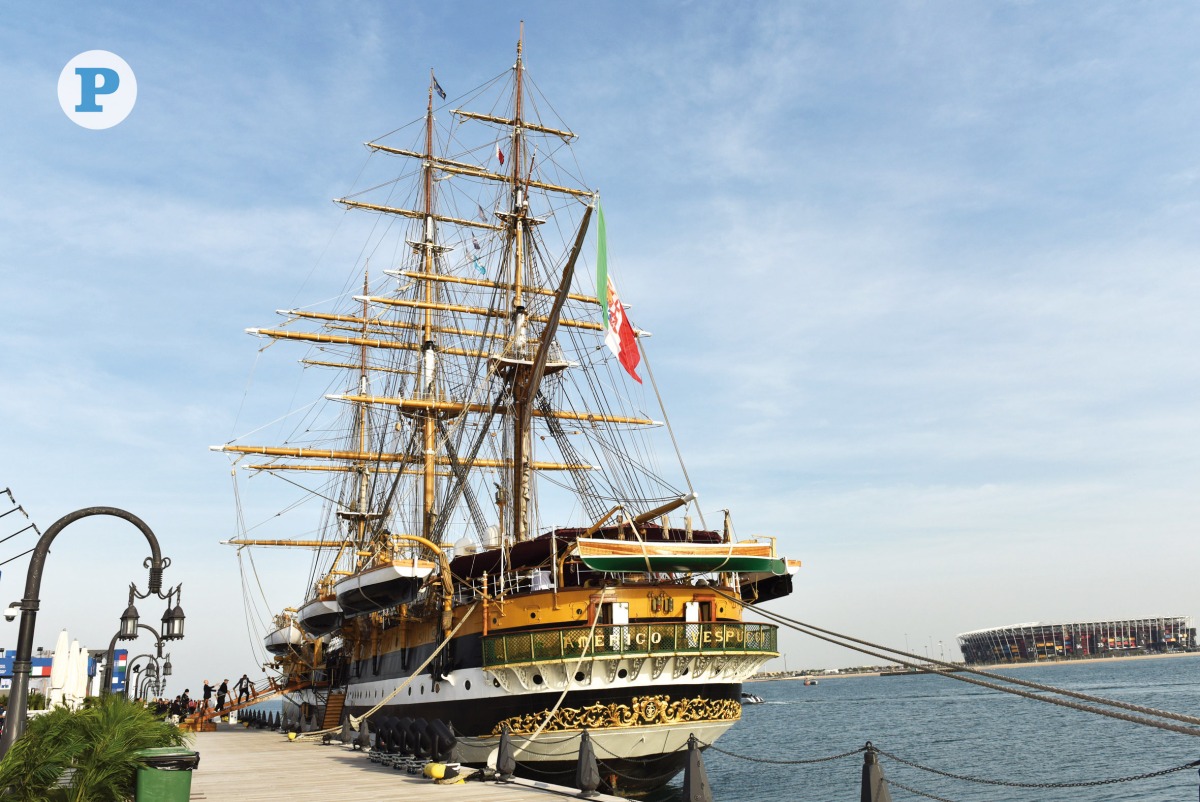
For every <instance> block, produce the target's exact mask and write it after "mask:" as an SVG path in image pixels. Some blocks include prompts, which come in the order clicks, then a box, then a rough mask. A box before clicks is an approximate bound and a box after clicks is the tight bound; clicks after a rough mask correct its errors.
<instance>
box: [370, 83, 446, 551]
mask: <svg viewBox="0 0 1200 802" xmlns="http://www.w3.org/2000/svg"><path fill="white" fill-rule="evenodd" d="M435 80H436V79H435V78H434V75H433V68H432V67H431V68H430V69H429V100H428V103H427V105H426V110H425V162H424V167H423V172H424V187H423V189H424V192H423V194H424V212H425V226H424V241H423V242H422V245H423V246H424V251H425V253H424V259H423V266H424V273H425V277H426V278H425V281H424V290H425V292H424V296H425V304H426V306H425V309H424V311H423V326H424V328H423V331H422V344H421V367H420V371H419V374H418V378H419V380H420V382H421V386H420V388H419V392H418V393H417V396H418V397H420V398H428V399H430V400H434V396H435V393H436V382H435V371H436V368H437V346H436V345H435V343H434V341H433V312H434V310H433V303H434V300H435V299H434V297H433V296H434V286H435V285H434V283H433V281H432V280H430V279H429V277H430V276H432V275H433V273H434V272H435V271H434V236H433V232H434V228H433V225H434V221H433V85H434V81H435ZM364 317H365V315H364ZM434 414H435V413H434V412H433V410H427V411H425V412H424V413H422V415H421V427H422V430H421V434H422V438H421V439H422V444H423V448H422V452H423V454H424V472H423V475H422V479H421V489H422V499H423V503H422V515H421V534H422V536H424V537H426V538H428V537H429V536H430V533H431V532H432V531H433V524H434V517H435V516H436V515H437V512H436V511H435V510H434V499H435V498H436V495H437V472H436V470H435V467H436V464H437V463H436V453H435V452H436V445H437V443H436V436H437V428H436V423H437V422H436V421H435V419H434Z"/></svg>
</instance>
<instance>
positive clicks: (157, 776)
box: [135, 746, 200, 802]
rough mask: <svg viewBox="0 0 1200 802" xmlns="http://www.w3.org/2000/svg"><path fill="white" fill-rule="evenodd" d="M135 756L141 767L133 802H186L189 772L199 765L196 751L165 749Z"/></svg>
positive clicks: (198, 755) (189, 783)
mask: <svg viewBox="0 0 1200 802" xmlns="http://www.w3.org/2000/svg"><path fill="white" fill-rule="evenodd" d="M137 756H138V758H140V759H141V761H142V762H143V763H144V764H145V765H144V766H142V767H141V768H139V769H138V772H137V796H136V797H135V799H136V800H137V802H188V797H190V796H191V795H192V771H193V770H194V769H195V768H196V766H198V765H200V753H199V752H193V751H192V750H191V749H188V748H186V747H182V746H166V747H163V748H161V749H143V750H142V751H140V752H138V753H137Z"/></svg>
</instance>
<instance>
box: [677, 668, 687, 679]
mask: <svg viewBox="0 0 1200 802" xmlns="http://www.w3.org/2000/svg"><path fill="white" fill-rule="evenodd" d="M687 673H688V670H687V669H686V668H685V669H684V670H683V671H680V672H679V676H681V677H686V676H687Z"/></svg>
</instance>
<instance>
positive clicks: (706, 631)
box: [483, 624, 778, 668]
mask: <svg viewBox="0 0 1200 802" xmlns="http://www.w3.org/2000/svg"><path fill="white" fill-rule="evenodd" d="M589 632H591V628H590V627H570V628H568V629H542V630H535V631H532V632H521V633H514V634H505V635H489V636H488V637H486V638H484V639H483V667H484V668H498V667H500V666H506V665H522V664H529V663H546V662H554V661H558V660H569V659H572V658H578V657H579V656H580V655H582V654H583V652H584V649H585V648H586V649H587V653H588V654H589V655H597V656H603V655H631V656H635V657H636V656H639V655H659V656H661V655H668V654H771V655H774V654H776V653H777V648H776V646H777V644H778V641H777V632H778V627H776V626H774V625H772V624H619V625H614V626H598V627H596V631H595V632H594V633H592V635H591V645H590V646H589V645H588V633H589Z"/></svg>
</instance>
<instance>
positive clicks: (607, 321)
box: [596, 201, 642, 384]
mask: <svg viewBox="0 0 1200 802" xmlns="http://www.w3.org/2000/svg"><path fill="white" fill-rule="evenodd" d="M596 213H597V215H598V216H599V218H600V230H599V237H598V241H597V244H596V297H597V299H598V300H599V301H600V310H601V314H602V316H603V318H604V344H605V345H607V346H608V348H609V350H610V351H612V352H613V353H614V354H616V356H617V359H618V360H620V362H621V367H623V368H625V371H626V372H627V373H628V374H629V375H630V376H632V377H633V378H634V380H635V381H636V382H637V383H638V384H641V383H642V379H641V377H640V376H638V375H637V366H638V363H639V362H641V361H642V356H641V354H639V353H638V346H637V335H636V334H634V333H633V326H632V325H631V324H630V323H629V318H628V317H626V316H625V307H624V306H622V305H621V299H620V298H618V297H617V288H616V287H614V286H613V283H612V279H611V278H609V277H608V240H607V237H606V235H605V232H604V209H602V208H601V207H600V202H599V201H597V202H596Z"/></svg>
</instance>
